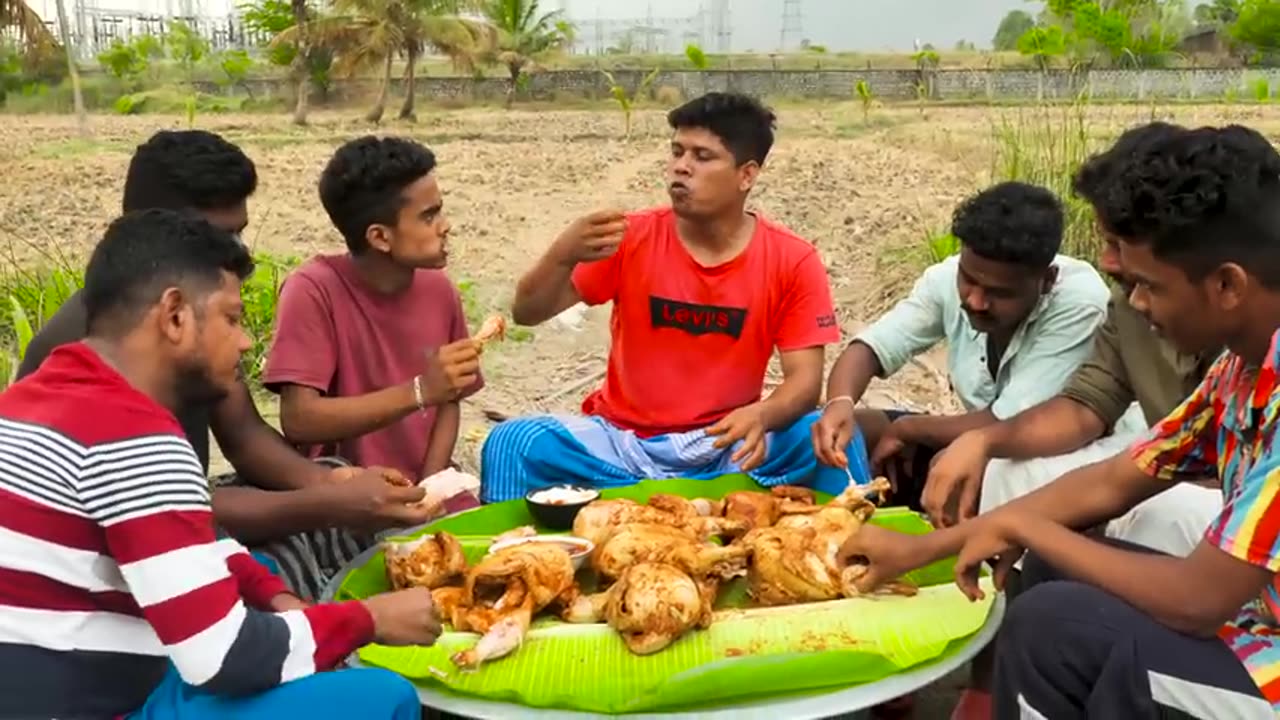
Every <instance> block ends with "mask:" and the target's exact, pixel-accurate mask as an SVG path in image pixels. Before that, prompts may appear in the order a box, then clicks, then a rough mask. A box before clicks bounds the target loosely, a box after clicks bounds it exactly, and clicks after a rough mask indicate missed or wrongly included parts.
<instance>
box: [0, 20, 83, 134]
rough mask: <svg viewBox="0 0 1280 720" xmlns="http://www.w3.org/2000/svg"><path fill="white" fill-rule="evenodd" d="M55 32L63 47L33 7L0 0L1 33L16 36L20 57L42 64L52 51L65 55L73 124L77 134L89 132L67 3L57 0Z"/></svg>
mask: <svg viewBox="0 0 1280 720" xmlns="http://www.w3.org/2000/svg"><path fill="white" fill-rule="evenodd" d="M56 5H57V12H58V32H59V34H60V35H61V36H62V47H61V48H59V47H58V41H57V40H55V39H54V37H53V33H51V32H49V29H48V28H47V27H45V25H44V22H43V21H41V20H40V16H39V15H37V14H36V11H35V10H32V9H31V6H30V5H28V4H27V3H26V2H24V1H23V0H0V37H3V36H4V35H5V34H6V31H11V32H13V34H15V35H16V36H17V40H18V43H19V45H20V46H21V47H22V51H23V61H24V62H25V63H26V64H27V65H29V66H43V65H44V64H45V62H46V61H48V60H51V59H53V56H54V55H55V54H63V55H65V57H66V63H67V73H68V74H69V75H70V76H71V97H72V101H73V102H74V103H75V111H76V124H77V125H78V126H79V130H80V135H81V136H82V137H83V136H87V135H88V134H89V118H88V115H86V114H85V110H84V93H83V92H82V91H81V89H80V67H79V66H78V65H77V64H76V50H75V44H74V43H72V42H71V25H70V24H69V23H68V22H67V6H66V4H65V3H64V2H63V0H57V2H56Z"/></svg>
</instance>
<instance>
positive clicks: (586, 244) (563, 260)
mask: <svg viewBox="0 0 1280 720" xmlns="http://www.w3.org/2000/svg"><path fill="white" fill-rule="evenodd" d="M626 229H627V217H626V215H625V214H624V213H623V211H622V210H616V209H610V210H597V211H596V212H593V213H591V214H590V215H586V216H583V217H580V218H578V219H577V220H574V221H573V222H572V223H570V224H569V227H567V228H565V229H564V231H563V232H561V233H560V236H559V237H557V238H556V240H555V242H554V243H553V244H552V246H551V248H552V252H553V253H554V255H555V258H556V260H557V261H558V262H559V263H560V264H562V265H566V266H569V267H572V266H574V265H577V264H578V263H583V262H593V261H595V260H603V259H605V258H607V257H609V256H610V255H612V254H614V253H615V252H617V251H618V246H619V245H620V244H622V235H623V233H624V232H625V231H626Z"/></svg>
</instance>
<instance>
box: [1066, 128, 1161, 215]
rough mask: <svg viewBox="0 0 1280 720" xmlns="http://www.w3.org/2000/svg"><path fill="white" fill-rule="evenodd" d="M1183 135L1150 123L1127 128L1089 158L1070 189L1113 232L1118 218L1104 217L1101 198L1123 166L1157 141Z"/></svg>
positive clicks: (1104, 196) (1072, 180)
mask: <svg viewBox="0 0 1280 720" xmlns="http://www.w3.org/2000/svg"><path fill="white" fill-rule="evenodd" d="M1182 132H1186V128H1184V127H1182V126H1181V125H1174V124H1172V123H1167V122H1163V121H1158V120H1157V121H1154V122H1149V123H1145V124H1143V125H1138V126H1136V127H1132V128H1129V129H1128V130H1126V131H1124V132H1123V133H1121V134H1120V136H1119V137H1117V138H1116V141H1115V142H1114V143H1112V145H1111V147H1109V148H1107V149H1106V150H1104V151H1102V152H1099V153H1096V154H1094V155H1092V156H1090V157H1089V159H1088V160H1086V161H1085V162H1084V163H1083V164H1082V165H1081V166H1080V167H1079V169H1077V170H1076V174H1075V176H1074V177H1072V179H1071V189H1072V191H1073V192H1074V193H1075V194H1076V196H1077V197H1079V198H1081V199H1083V200H1084V201H1085V202H1088V203H1089V204H1090V205H1092V206H1093V207H1094V211H1095V214H1096V215H1097V217H1098V220H1099V221H1100V222H1101V223H1102V225H1103V226H1104V227H1106V228H1107V229H1108V230H1112V231H1114V230H1113V228H1114V227H1115V225H1116V223H1117V222H1123V220H1122V219H1120V218H1114V217H1108V216H1107V215H1106V210H1107V209H1108V208H1107V206H1106V203H1105V202H1104V198H1106V197H1107V195H1108V193H1110V192H1111V184H1112V183H1113V182H1114V181H1115V178H1116V175H1117V174H1118V173H1119V172H1120V171H1121V170H1123V169H1124V167H1125V166H1126V164H1127V163H1129V162H1130V161H1132V159H1133V158H1134V157H1135V156H1136V155H1137V154H1138V153H1140V152H1142V150H1143V149H1144V148H1145V147H1147V146H1149V145H1150V144H1151V143H1154V142H1159V141H1161V140H1163V139H1165V138H1169V137H1172V136H1174V135H1177V134H1178V133H1182Z"/></svg>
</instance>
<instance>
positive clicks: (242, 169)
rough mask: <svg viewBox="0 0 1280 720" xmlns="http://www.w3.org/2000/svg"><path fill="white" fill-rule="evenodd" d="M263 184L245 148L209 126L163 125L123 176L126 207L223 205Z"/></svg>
mask: <svg viewBox="0 0 1280 720" xmlns="http://www.w3.org/2000/svg"><path fill="white" fill-rule="evenodd" d="M257 189H258V171H257V168H255V167H254V164H253V161H252V160H250V159H249V156H247V155H245V154H244V151H243V150H241V149H240V148H238V147H236V146H235V145H233V144H231V143H229V142H227V141H226V140H224V139H223V138H222V137H221V136H219V135H215V134H214V133H211V132H208V131H205V130H161V131H160V132H158V133H156V134H155V135H152V136H151V138H150V139H149V140H147V141H146V142H145V143H143V144H141V145H139V146H138V148H137V150H135V151H134V153H133V159H131V160H130V161H129V170H128V173H127V174H126V175H125V180H124V203H123V205H124V208H123V209H124V212H130V211H132V210H143V209H146V208H167V209H169V210H182V209H186V208H195V209H199V210H220V209H222V208H229V207H233V206H235V205H238V204H240V203H242V202H244V201H245V200H248V199H249V196H250V195H252V194H253V193H254V191H255V190H257Z"/></svg>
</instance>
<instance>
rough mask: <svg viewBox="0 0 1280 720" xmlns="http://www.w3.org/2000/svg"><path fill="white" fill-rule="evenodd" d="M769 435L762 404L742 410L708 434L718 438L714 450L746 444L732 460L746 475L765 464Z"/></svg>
mask: <svg viewBox="0 0 1280 720" xmlns="http://www.w3.org/2000/svg"><path fill="white" fill-rule="evenodd" d="M766 432H767V431H766V430H765V427H764V408H763V407H762V406H761V403H753V404H751V405H747V406H745V407H740V408H738V409H737V410H734V411H733V412H731V413H729V414H728V415H725V416H724V417H723V418H721V419H720V422H718V423H716V424H714V425H712V426H711V427H709V428H707V434H708V435H710V436H712V437H716V438H718V439H717V440H716V441H715V442H714V443H712V445H713V447H716V448H719V449H724V448H727V447H730V446H732V445H733V444H734V443H736V442H738V441H739V440H741V441H742V446H741V447H739V448H738V449H737V450H736V451H735V452H734V453H733V455H732V456H731V457H730V458H729V459H730V460H732V461H733V462H735V463H737V464H738V467H739V468H740V469H741V470H742V472H751V471H752V470H755V469H756V468H757V467H759V466H760V464H761V463H763V462H764V458H765V451H766V450H767V443H765V441H764V436H765V433H766Z"/></svg>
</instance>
